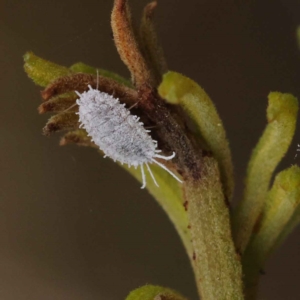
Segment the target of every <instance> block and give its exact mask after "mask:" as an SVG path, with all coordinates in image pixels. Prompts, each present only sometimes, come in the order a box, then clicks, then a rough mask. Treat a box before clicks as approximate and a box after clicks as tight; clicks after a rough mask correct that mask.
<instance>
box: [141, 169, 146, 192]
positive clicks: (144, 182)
mask: <svg viewBox="0 0 300 300" xmlns="http://www.w3.org/2000/svg"><path fill="white" fill-rule="evenodd" d="M141 171H142V179H143V185H142V187H141V189H144V188H145V187H146V176H145V171H144V167H143V164H141Z"/></svg>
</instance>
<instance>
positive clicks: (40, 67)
mask: <svg viewBox="0 0 300 300" xmlns="http://www.w3.org/2000/svg"><path fill="white" fill-rule="evenodd" d="M24 61H25V64H24V69H25V72H26V73H27V75H28V76H29V77H30V78H31V79H32V80H33V81H34V83H36V84H37V85H40V86H42V87H45V86H47V85H48V84H49V83H50V82H52V81H53V80H55V79H57V78H59V77H64V76H68V75H71V74H73V72H72V71H71V70H69V69H68V68H66V67H63V66H60V65H57V64H55V63H52V62H50V61H48V60H45V59H42V58H40V57H38V56H36V55H34V54H33V53H32V52H27V53H26V54H25V55H24Z"/></svg>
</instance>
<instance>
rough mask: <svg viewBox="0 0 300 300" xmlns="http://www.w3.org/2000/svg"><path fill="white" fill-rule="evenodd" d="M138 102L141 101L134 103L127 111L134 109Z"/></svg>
mask: <svg viewBox="0 0 300 300" xmlns="http://www.w3.org/2000/svg"><path fill="white" fill-rule="evenodd" d="M140 101H141V100H139V101H138V102H135V103H134V104H132V105H131V106H130V107H129V108H128V109H129V110H131V109H132V108H134V107H136V106H137V105H138V104H139V102H140Z"/></svg>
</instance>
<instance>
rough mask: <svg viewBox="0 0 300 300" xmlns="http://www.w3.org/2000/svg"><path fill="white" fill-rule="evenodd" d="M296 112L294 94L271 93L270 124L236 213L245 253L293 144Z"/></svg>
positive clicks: (236, 226) (241, 248)
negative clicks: (274, 178) (273, 179)
mask: <svg viewBox="0 0 300 300" xmlns="http://www.w3.org/2000/svg"><path fill="white" fill-rule="evenodd" d="M297 112H298V101H297V99H296V98H295V97H294V96H292V95H290V94H282V93H278V92H272V93H270V94H269V105H268V108H267V119H268V125H267V127H266V129H265V131H264V133H263V135H262V137H261V138H260V140H259V142H258V144H257V146H256V147H255V149H254V151H253V153H252V156H251V159H250V162H249V165H248V170H247V177H246V185H245V192H244V198H243V199H242V201H241V202H240V203H239V205H238V207H237V209H236V211H235V214H234V220H233V232H234V239H235V244H236V247H237V249H238V250H239V252H240V253H243V252H244V250H245V248H246V246H247V244H248V242H249V239H250V236H251V233H252V230H253V227H254V225H255V223H256V221H257V219H258V217H259V215H260V214H261V212H262V208H263V205H264V202H265V200H266V196H267V192H268V188H269V185H270V180H271V177H272V175H273V172H274V170H275V168H276V166H277V165H278V163H279V162H280V161H281V159H282V157H283V156H284V154H285V153H286V151H287V150H288V147H289V146H290V143H291V141H292V138H293V135H294V132H295V128H296V120H297Z"/></svg>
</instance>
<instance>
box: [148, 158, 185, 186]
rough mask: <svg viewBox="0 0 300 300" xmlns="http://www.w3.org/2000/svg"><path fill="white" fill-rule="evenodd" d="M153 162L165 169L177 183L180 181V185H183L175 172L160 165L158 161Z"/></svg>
mask: <svg viewBox="0 0 300 300" xmlns="http://www.w3.org/2000/svg"><path fill="white" fill-rule="evenodd" d="M152 161H153V162H154V163H156V164H157V165H159V166H160V167H161V168H163V169H164V170H166V171H167V172H168V173H169V174H170V175H172V176H173V177H174V178H175V179H176V180H177V181H179V182H180V183H182V182H183V181H182V180H180V179H179V178H178V177H177V176H176V175H175V174H174V173H173V172H171V171H170V170H169V169H168V168H167V167H166V166H164V165H163V164H161V163H159V162H158V161H157V160H155V159H153V158H152Z"/></svg>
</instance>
